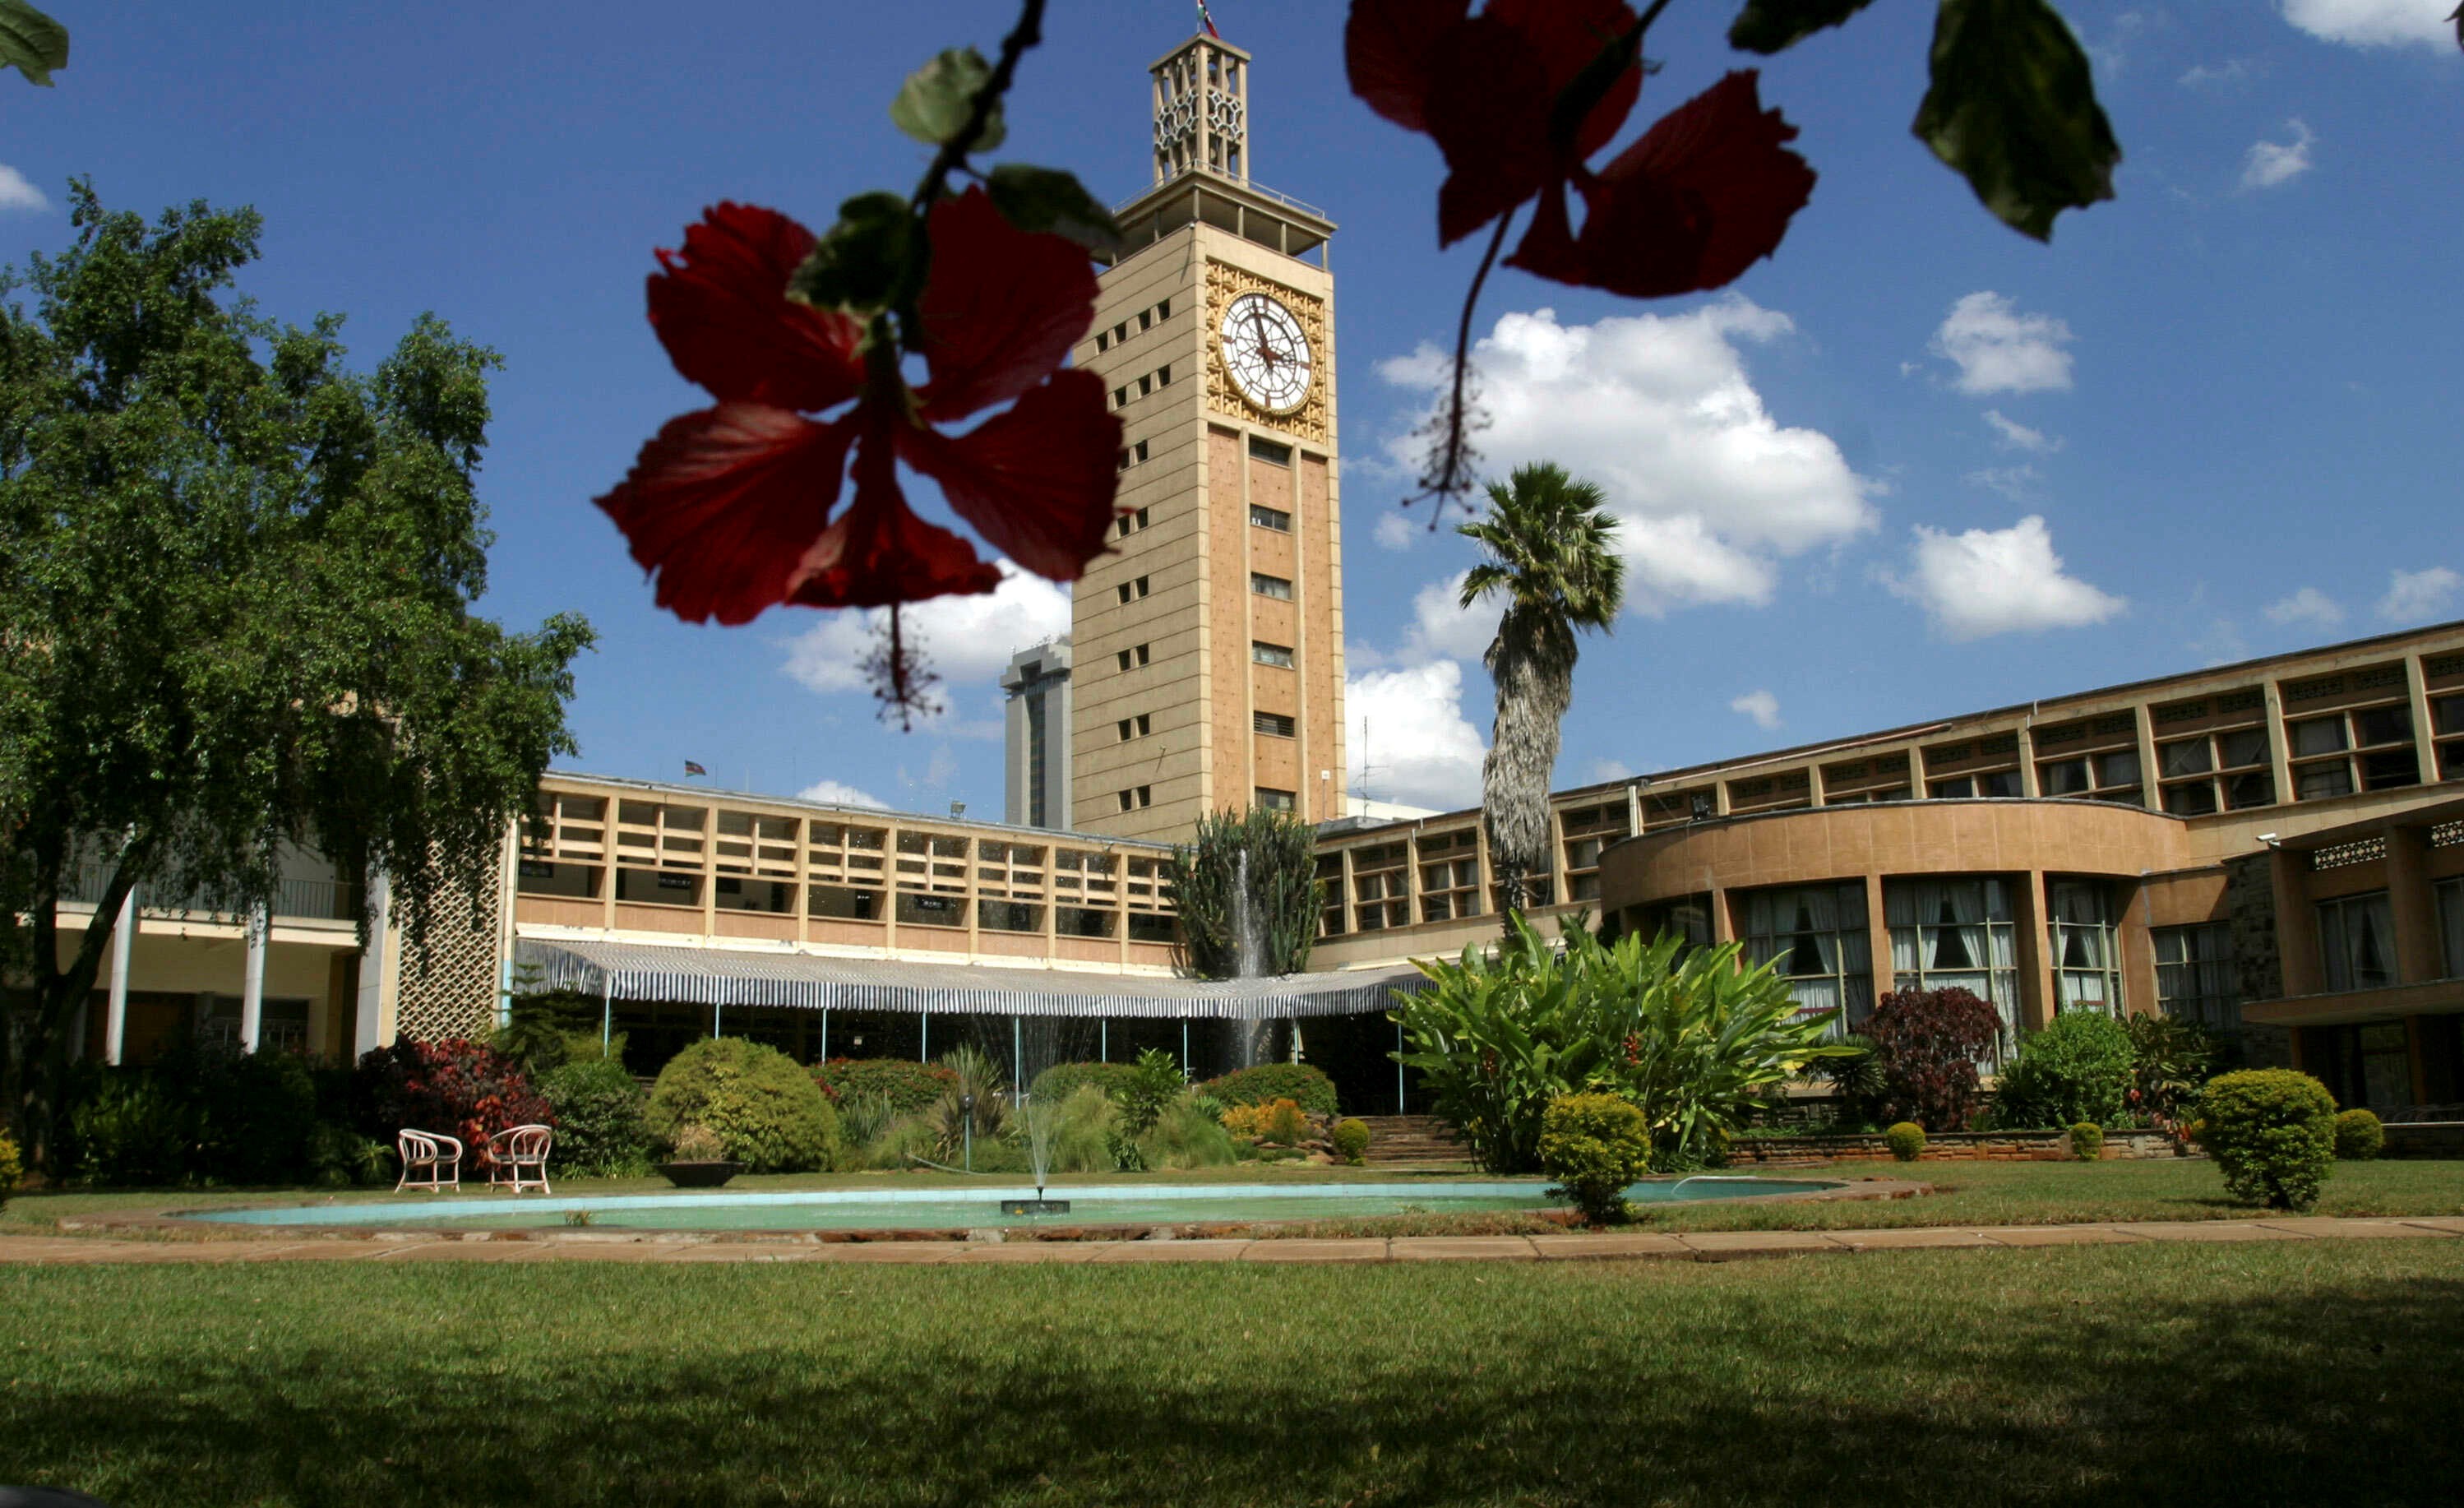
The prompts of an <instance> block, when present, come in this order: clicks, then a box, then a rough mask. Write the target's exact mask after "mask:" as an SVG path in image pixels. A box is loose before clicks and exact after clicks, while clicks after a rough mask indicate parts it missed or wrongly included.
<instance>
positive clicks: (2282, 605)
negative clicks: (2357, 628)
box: [2267, 587, 2344, 627]
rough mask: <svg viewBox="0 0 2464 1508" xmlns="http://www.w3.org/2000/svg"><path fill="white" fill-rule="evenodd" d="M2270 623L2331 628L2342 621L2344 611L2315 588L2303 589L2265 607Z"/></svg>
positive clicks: (2334, 601) (2330, 598)
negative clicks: (2311, 624)
mask: <svg viewBox="0 0 2464 1508" xmlns="http://www.w3.org/2000/svg"><path fill="white" fill-rule="evenodd" d="M2267 621H2268V622H2270V623H2316V624H2319V625H2321V626H2322V627H2332V626H2333V625H2335V624H2339V623H2342V622H2343V621H2344V610H2343V609H2342V608H2340V607H2338V606H2336V600H2335V599H2334V598H2333V597H2330V596H2328V595H2327V594H2326V593H2325V592H2323V591H2321V590H2320V589H2319V588H2316V587H2304V588H2301V589H2300V590H2299V591H2297V592H2295V593H2294V594H2293V595H2292V596H2290V597H2283V598H2279V599H2277V601H2275V602H2271V603H2269V604H2268V605H2267Z"/></svg>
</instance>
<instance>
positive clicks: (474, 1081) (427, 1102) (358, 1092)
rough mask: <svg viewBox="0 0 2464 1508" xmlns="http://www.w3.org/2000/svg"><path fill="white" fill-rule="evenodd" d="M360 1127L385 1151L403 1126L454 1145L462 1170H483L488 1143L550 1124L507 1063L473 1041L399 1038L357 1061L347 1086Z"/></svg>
mask: <svg viewBox="0 0 2464 1508" xmlns="http://www.w3.org/2000/svg"><path fill="white" fill-rule="evenodd" d="M351 1087H352V1098H354V1100H356V1101H357V1103H358V1104H359V1106H360V1113H359V1117H358V1119H359V1122H360V1129H361V1130H363V1131H364V1132H366V1133H367V1134H368V1135H369V1136H372V1137H374V1138H376V1139H377V1140H378V1141H380V1142H385V1143H386V1144H387V1145H391V1144H392V1143H393V1140H394V1133H395V1132H397V1131H401V1130H404V1129H405V1128H409V1129H414V1130H420V1131H442V1132H444V1133H446V1134H447V1135H448V1136H451V1137H456V1138H458V1139H460V1141H461V1142H462V1146H463V1155H464V1158H465V1159H466V1161H465V1164H464V1167H465V1170H466V1171H468V1170H469V1169H470V1168H473V1167H477V1168H484V1167H486V1166H487V1165H488V1138H489V1137H491V1136H493V1135H495V1133H497V1132H499V1131H508V1130H511V1129H512V1128H514V1127H515V1126H519V1125H547V1126H552V1125H554V1124H556V1111H555V1109H554V1108H553V1107H552V1106H550V1105H549V1104H548V1102H547V1100H546V1099H545V1098H543V1097H542V1096H541V1095H540V1094H539V1091H538V1090H536V1089H534V1088H532V1087H531V1081H530V1080H529V1079H528V1078H527V1077H525V1076H523V1075H522V1073H521V1071H520V1070H519V1069H518V1068H517V1067H516V1066H515V1065H514V1061H513V1059H511V1058H509V1057H507V1056H505V1055H504V1054H503V1053H499V1052H497V1051H496V1050H495V1048H492V1047H489V1046H487V1045H486V1044H485V1043H481V1042H468V1041H462V1040H458V1039H457V1040H454V1041H450V1042H418V1041H413V1040H411V1039H410V1038H407V1037H405V1038H403V1039H401V1040H399V1041H397V1042H395V1043H394V1045H393V1046H391V1047H381V1048H378V1049H376V1050H375V1051H373V1052H370V1053H366V1054H364V1055H363V1056H362V1057H361V1059H360V1066H359V1068H358V1070H357V1071H356V1073H355V1075H354V1077H353V1081H352V1086H351Z"/></svg>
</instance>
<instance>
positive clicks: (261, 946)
mask: <svg viewBox="0 0 2464 1508" xmlns="http://www.w3.org/2000/svg"><path fill="white" fill-rule="evenodd" d="M272 925H273V919H271V918H270V917H268V916H267V915H266V914H265V908H264V907H262V906H259V907H257V908H255V909H253V910H252V911H251V912H250V913H249V915H248V921H247V927H248V965H247V969H246V972H245V973H244V974H243V976H242V979H243V983H242V984H241V986H240V996H239V1045H240V1050H241V1051H242V1052H246V1053H253V1052H255V1051H256V1047H257V1042H258V1040H259V1039H260V1037H261V1036H262V1035H263V1031H264V1027H265V942H266V932H267V931H268V929H269V928H271V926H272Z"/></svg>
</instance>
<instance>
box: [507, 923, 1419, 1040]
mask: <svg viewBox="0 0 2464 1508" xmlns="http://www.w3.org/2000/svg"><path fill="white" fill-rule="evenodd" d="M514 962H515V964H516V965H531V966H534V967H536V968H537V969H538V970H539V973H538V975H537V976H536V978H537V980H538V985H537V987H538V988H539V989H541V990H551V989H555V990H571V991H574V992H575V993H578V994H586V995H597V996H603V997H605V998H609V999H614V1000H658V1001H669V1002H673V1003H677V1004H687V1005H701V1006H793V1007H798V1008H801V1009H807V1010H833V1009H835V1010H896V1011H912V1012H916V1013H922V1014H932V1015H1004V1016H1006V1015H1023V1016H1084V1017H1087V1018H1089V1019H1092V1018H1094V1017H1098V1016H1121V1017H1128V1016H1142V1017H1155V1018H1161V1019H1165V1020H1199V1021H1206V1020H1220V1021H1266V1020H1276V1019H1280V1018H1283V1017H1287V1016H1348V1015H1360V1014H1365V1013H1367V1012H1371V1011H1382V1010H1385V1009H1387V1008H1388V1007H1389V1005H1390V1004H1391V1003H1392V1000H1391V997H1392V996H1393V995H1394V993H1395V992H1396V991H1397V990H1404V991H1413V990H1418V989H1419V988H1420V987H1422V986H1423V985H1425V984H1426V983H1427V982H1428V981H1427V979H1426V977H1425V976H1424V975H1422V974H1421V973H1420V971H1419V969H1416V968H1414V967H1412V966H1410V965H1400V966H1397V967H1394V968H1381V969H1361V970H1357V971H1354V972H1349V973H1326V974H1287V975H1284V976H1281V977H1278V978H1271V979H1232V980H1204V979H1174V978H1169V977H1166V976H1162V975H1140V974H1097V973H1081V972H1079V971H1077V970H1074V969H1041V968H1001V967H997V966H993V965H968V964H911V963H907V962H904V961H900V960H893V959H863V958H822V957H817V956H815V955H813V954H809V953H771V952H762V951H757V950H754V949H749V948H716V947H671V946H667V945H664V944H660V943H652V942H563V941H555V942H551V941H548V940H546V939H541V938H520V939H517V940H516V942H515V943H514Z"/></svg>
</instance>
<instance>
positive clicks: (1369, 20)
mask: <svg viewBox="0 0 2464 1508" xmlns="http://www.w3.org/2000/svg"><path fill="white" fill-rule="evenodd" d="M1470 13H1471V0H1352V14H1351V15H1350V16H1349V17H1348V18H1347V19H1346V20H1345V21H1344V24H1343V64H1344V71H1345V73H1346V74H1347V75H1348V76H1349V77H1350V78H1351V80H1352V92H1353V94H1354V95H1355V96H1357V97H1358V98H1359V99H1360V100H1362V101H1363V102H1364V103H1366V104H1367V105H1368V106H1369V108H1371V109H1372V110H1375V111H1376V112H1377V113H1378V114H1379V115H1382V116H1384V117H1385V118H1386V119H1387V120H1389V121H1392V122H1395V123H1396V124H1397V125H1399V126H1401V127H1403V128H1404V129H1405V130H1407V131H1425V130H1427V129H1428V128H1429V126H1428V122H1427V120H1426V118H1425V116H1424V114H1423V112H1424V111H1425V110H1426V108H1427V105H1428V100H1429V93H1430V90H1431V88H1432V87H1433V86H1434V85H1435V83H1436V79H1437V53H1438V47H1439V45H1440V44H1441V42H1442V41H1443V40H1444V39H1445V33H1446V31H1447V29H1448V28H1450V27H1457V26H1461V25H1462V24H1463V18H1464V17H1465V16H1467V15H1469V14H1470Z"/></svg>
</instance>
